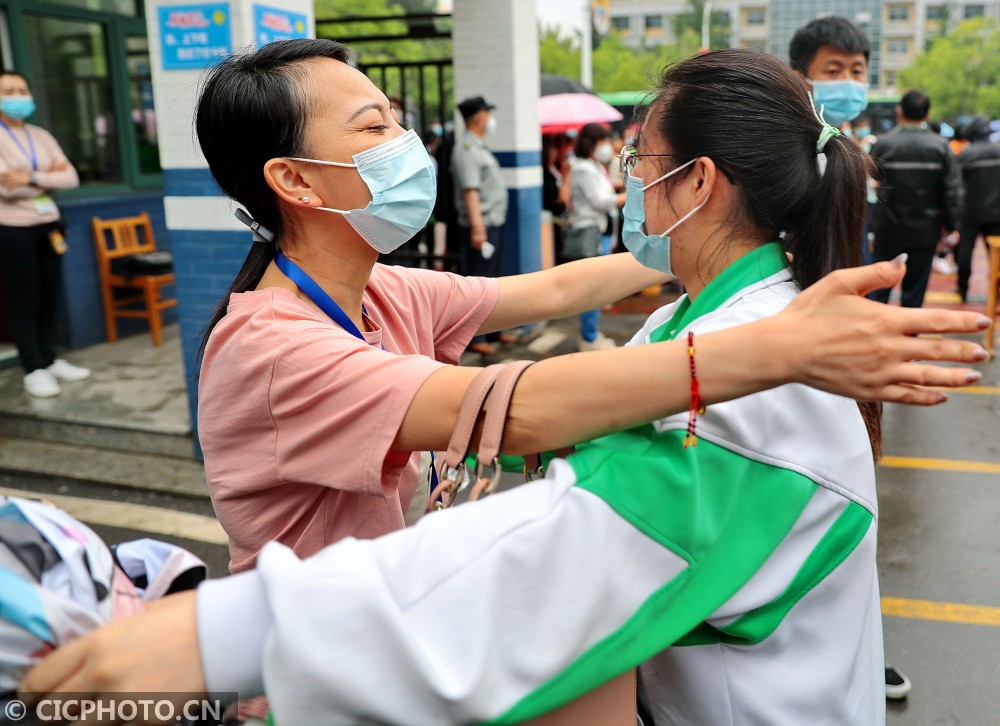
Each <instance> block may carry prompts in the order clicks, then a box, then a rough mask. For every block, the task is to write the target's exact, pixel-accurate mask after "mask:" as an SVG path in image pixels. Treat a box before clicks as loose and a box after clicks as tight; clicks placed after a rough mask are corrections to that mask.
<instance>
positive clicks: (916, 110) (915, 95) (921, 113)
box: [899, 90, 931, 121]
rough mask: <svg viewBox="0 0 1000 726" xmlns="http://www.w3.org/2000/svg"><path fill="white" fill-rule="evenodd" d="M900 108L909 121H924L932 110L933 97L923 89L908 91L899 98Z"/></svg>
mask: <svg viewBox="0 0 1000 726" xmlns="http://www.w3.org/2000/svg"><path fill="white" fill-rule="evenodd" d="M899 110H900V111H902V112H903V118H905V119H906V120H907V121H923V120H924V119H925V118H927V114H929V113H930V112H931V99H929V98H927V94H926V93H923V92H921V91H917V90H913V91H907V92H906V93H905V94H903V97H902V98H901V99H899Z"/></svg>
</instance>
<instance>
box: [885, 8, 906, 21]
mask: <svg viewBox="0 0 1000 726" xmlns="http://www.w3.org/2000/svg"><path fill="white" fill-rule="evenodd" d="M909 19H910V6H909V5H890V6H889V22H890V23H899V22H905V21H907V20H909Z"/></svg>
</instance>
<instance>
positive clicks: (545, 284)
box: [479, 253, 672, 333]
mask: <svg viewBox="0 0 1000 726" xmlns="http://www.w3.org/2000/svg"><path fill="white" fill-rule="evenodd" d="M670 279H672V278H671V276H670V275H664V274H663V273H662V272H656V271H655V270H651V269H649V268H648V267H644V266H643V265H641V264H640V263H639V262H637V261H636V259H635V258H634V257H633V256H632V255H631V254H628V253H620V254H614V255H604V256H602V257H591V258H589V259H586V260H577V261H575V262H568V263H566V264H563V265H557V266H556V267H552V268H549V269H548V270H542V271H541V272H529V273H526V274H523V275H511V276H509V277H501V278H500V279H499V283H500V296H499V298H498V299H497V304H496V307H495V308H493V312H492V313H490V316H489V317H488V318H486V320H485V321H484V322H483V325H482V327H481V328H480V330H479V332H481V333H490V332H493V331H494V330H509V329H510V328H516V327H517V326H519V325H524V324H525V323H534V322H538V321H539V320H551V319H552V318H564V317H566V316H567V315H576V314H577V313H582V312H584V311H585V310H596V309H597V308H600V307H603V306H604V305H608V304H610V303H613V302H617V301H619V300H621V299H622V298H625V297H628V296H629V295H632V294H633V293H636V292H639V291H640V290H645V289H646V288H647V287H650V286H652V285H658V284H660V283H663V282H666V281H667V280H670Z"/></svg>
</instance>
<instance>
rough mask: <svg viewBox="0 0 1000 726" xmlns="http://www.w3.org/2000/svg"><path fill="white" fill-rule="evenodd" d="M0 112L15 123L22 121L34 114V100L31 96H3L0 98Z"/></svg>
mask: <svg viewBox="0 0 1000 726" xmlns="http://www.w3.org/2000/svg"><path fill="white" fill-rule="evenodd" d="M0 111H3V112H4V114H6V115H7V116H10V117H11V118H12V119H15V120H17V121H23V120H24V119H26V118H28V116H30V115H31V114H33V113H34V112H35V99H34V98H32V97H31V96H4V97H3V98H0Z"/></svg>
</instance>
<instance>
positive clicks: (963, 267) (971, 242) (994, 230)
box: [955, 220, 1000, 299]
mask: <svg viewBox="0 0 1000 726" xmlns="http://www.w3.org/2000/svg"><path fill="white" fill-rule="evenodd" d="M994 234H997V235H1000V224H979V223H977V222H975V221H974V220H969V222H968V223H967V224H966V223H963V224H962V227H961V229H960V230H959V238H958V247H956V248H955V264H956V265H958V293H959V294H960V295H961V296H962V298H963V299H965V296H966V295H967V294H968V292H969V278H971V277H972V255H973V253H974V252H975V251H976V237H978V236H979V235H983V237H987V236H989V235H994Z"/></svg>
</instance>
